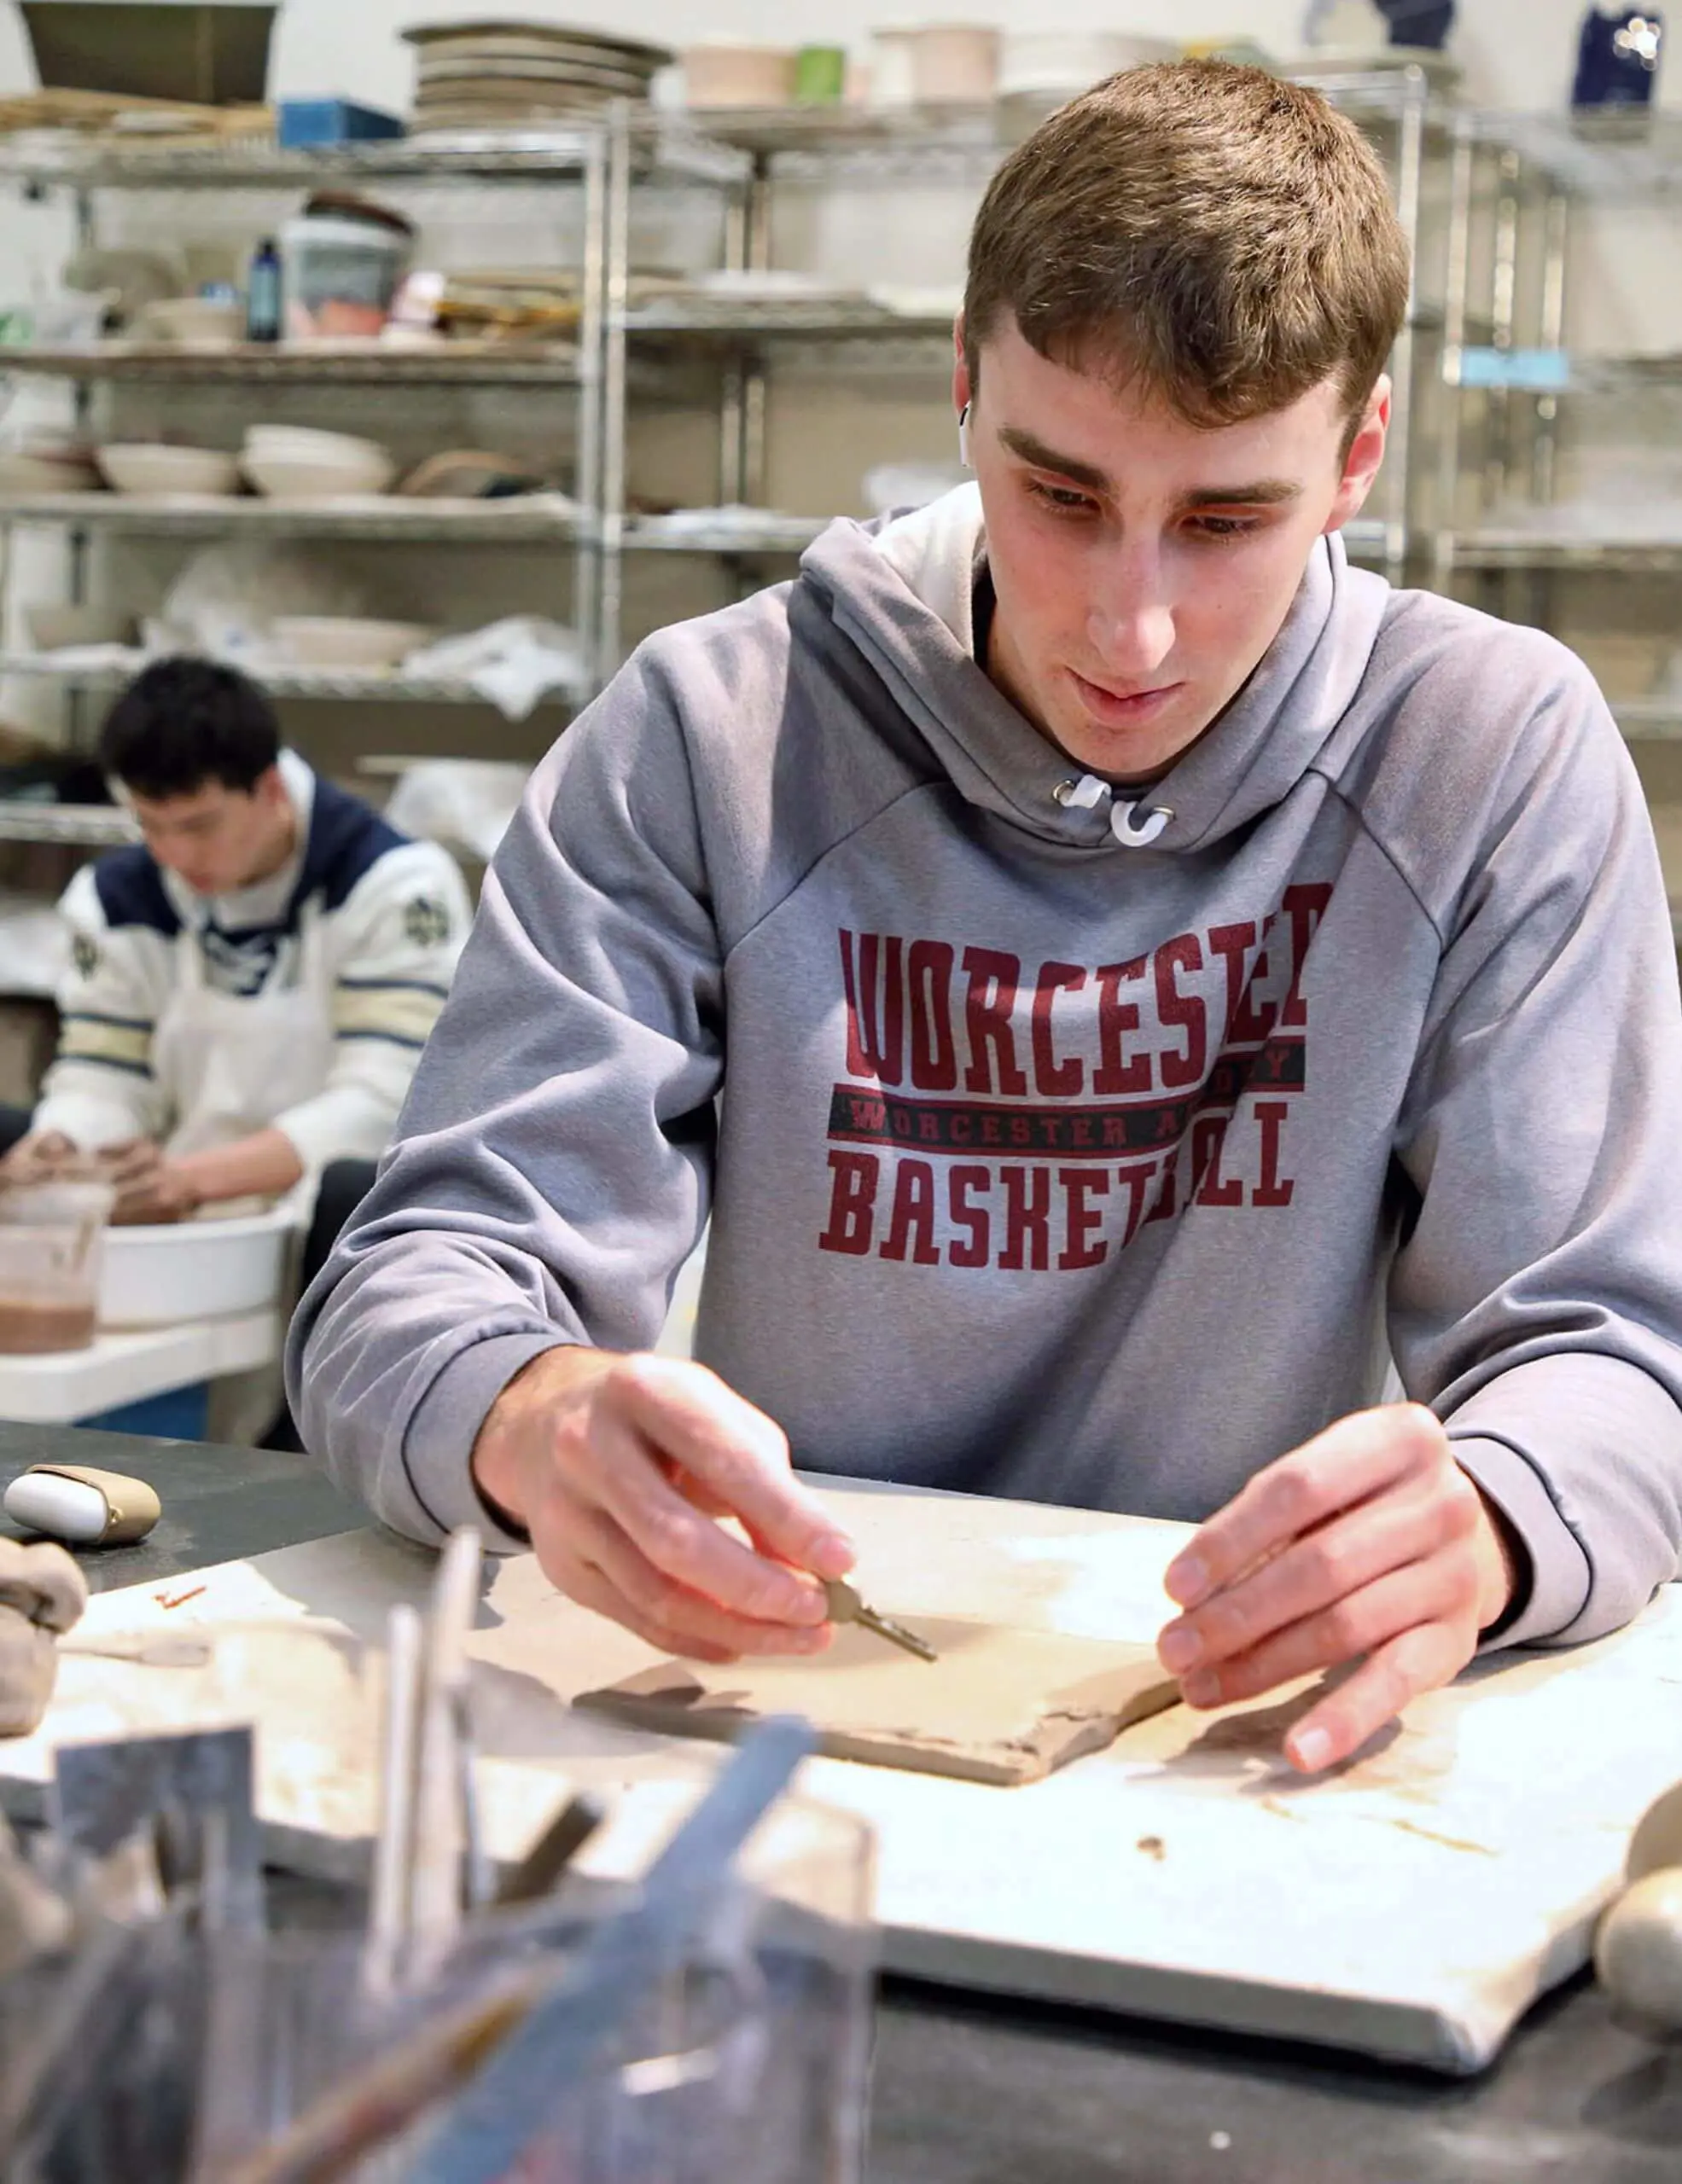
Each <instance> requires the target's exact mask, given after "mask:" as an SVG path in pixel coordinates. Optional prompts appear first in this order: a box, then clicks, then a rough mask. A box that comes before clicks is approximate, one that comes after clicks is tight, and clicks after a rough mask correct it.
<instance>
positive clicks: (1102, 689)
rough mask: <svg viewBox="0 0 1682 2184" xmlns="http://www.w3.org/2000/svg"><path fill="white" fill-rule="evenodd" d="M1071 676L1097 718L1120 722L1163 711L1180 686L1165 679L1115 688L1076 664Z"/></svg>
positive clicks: (1080, 696)
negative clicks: (1133, 687) (1084, 672)
mask: <svg viewBox="0 0 1682 2184" xmlns="http://www.w3.org/2000/svg"><path fill="white" fill-rule="evenodd" d="M1068 677H1069V680H1070V681H1071V682H1072V683H1074V688H1075V694H1076V695H1077V696H1078V697H1079V698H1080V702H1081V704H1082V705H1083V706H1085V708H1086V710H1087V712H1090V713H1091V715H1092V716H1093V717H1094V718H1095V719H1097V720H1103V721H1111V722H1115V723H1119V724H1120V723H1127V722H1130V721H1138V720H1144V719H1147V718H1149V716H1150V715H1151V714H1152V713H1155V712H1161V709H1162V707H1163V706H1165V705H1166V704H1167V702H1168V700H1170V699H1171V698H1173V697H1174V696H1175V695H1176V694H1178V692H1179V688H1180V685H1179V683H1160V684H1158V685H1156V686H1155V688H1149V689H1144V690H1115V689H1112V688H1110V687H1109V684H1107V683H1094V682H1092V681H1091V679H1090V677H1087V676H1085V675H1082V674H1080V672H1079V671H1077V670H1076V669H1074V668H1072V667H1071V668H1070V669H1069V670H1068Z"/></svg>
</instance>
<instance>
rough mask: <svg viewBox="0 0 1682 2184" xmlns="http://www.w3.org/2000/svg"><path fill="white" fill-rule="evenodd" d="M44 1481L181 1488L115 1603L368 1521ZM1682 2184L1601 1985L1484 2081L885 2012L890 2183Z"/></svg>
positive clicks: (319, 1484)
mask: <svg viewBox="0 0 1682 2184" xmlns="http://www.w3.org/2000/svg"><path fill="white" fill-rule="evenodd" d="M38 1461H60V1462H78V1461H79V1462H83V1463H96V1464H100V1465H102V1466H104V1467H106V1468H107V1469H109V1470H115V1471H126V1472H131V1473H134V1474H136V1475H137V1476H138V1477H140V1478H146V1479H149V1480H150V1481H151V1483H152V1484H153V1485H154V1486H155V1487H156V1489H157V1490H158V1493H159V1495H160V1498H161V1500H162V1502H163V1504H164V1520H163V1522H162V1524H160V1525H159V1527H158V1528H157V1530H156V1531H154V1533H153V1535H152V1537H151V1538H150V1539H149V1540H148V1541H147V1542H144V1543H143V1545H141V1546H139V1547H136V1548H114V1549H110V1550H107V1551H105V1552H102V1553H90V1554H84V1556H83V1558H82V1559H83V1562H84V1567H85V1568H86V1569H87V1571H88V1574H89V1577H90V1579H91V1581H92V1583H94V1585H95V1587H96V1589H101V1590H104V1589H109V1588H111V1587H113V1586H117V1585H127V1584H137V1583H151V1582H154V1581H155V1580H157V1579H160V1578H164V1577H174V1576H178V1575H179V1574H180V1572H181V1571H184V1570H191V1569H195V1568H201V1567H202V1566H203V1565H205V1564H207V1563H210V1562H221V1561H226V1560H230V1559H232V1558H235V1557H237V1556H242V1555H247V1554H261V1553H263V1552H264V1551H265V1550H266V1549H268V1548H276V1547H282V1546H286V1545H288V1544H291V1543H293V1542H296V1541H300V1540H306V1539H319V1538H323V1537H325V1536H327V1535H329V1533H332V1532H336V1531H346V1530H348V1529H351V1528H352V1527H353V1526H355V1525H358V1524H360V1523H362V1522H364V1521H365V1519H364V1517H363V1515H362V1513H360V1512H359V1511H358V1509H357V1508H356V1507H355V1506H354V1505H352V1504H351V1503H348V1502H346V1501H344V1500H343V1499H342V1497H341V1496H339V1495H337V1494H336V1493H335V1492H334V1490H332V1489H331V1488H330V1487H329V1486H328V1485H327V1484H326V1483H325V1482H324V1481H323V1479H322V1478H319V1477H318V1476H317V1473H316V1472H313V1471H312V1470H311V1467H309V1465H308V1464H307V1463H306V1462H304V1461H300V1459H299V1458H297V1457H294V1456H285V1455H271V1454H267V1453H264V1452H260V1451H259V1452H253V1451H252V1450H250V1449H218V1448H211V1447H205V1446H200V1445H197V1444H195V1443H188V1442H180V1441H154V1440H143V1439H141V1438H136V1437H131V1436H126V1435H122V1434H112V1433H98V1434H96V1433H88V1432H79V1431H77V1430H75V1429H73V1428H68V1427H56V1426H12V1425H6V1424H4V1423H0V1487H3V1485H4V1484H5V1482H6V1481H7V1480H9V1478H11V1477H12V1476H13V1474H14V1473H15V1472H17V1471H20V1470H21V1469H22V1468H23V1467H24V1466H25V1465H26V1464H29V1463H32V1462H38ZM1258 1884H1259V1885H1265V1877H1262V1876H1258ZM1303 1915H1304V1916H1305V1917H1312V1915H1313V1907H1312V1905H1305V1906H1304V1907H1303ZM1679 2176H1682V2046H1679V2047H1676V2048H1674V2049H1667V2048H1661V2047H1654V2046H1653V2045H1652V2044H1651V2043H1650V2042H1646V2041H1644V2040H1642V2039H1639V2038H1638V2037H1636V2036H1633V2035H1632V2034H1630V2033H1628V2032H1626V2031H1624V2030H1621V2028H1619V2027H1618V2026H1616V2025H1615V2024H1613V2023H1612V2022H1611V2020H1610V2018H1609V2014H1608V2012H1607V2009H1606V2007H1605V2003H1604V2001H1603V1998H1602V1996H1601V1995H1600V1994H1599V1992H1598V1989H1596V1988H1595V1987H1594V1985H1593V1984H1592V1982H1591V1981H1590V1980H1588V1979H1587V1978H1579V1979H1577V1980H1575V1981H1574V1982H1572V1983H1571V1984H1569V1986H1567V1987H1566V1988H1564V1989H1562V1990H1561V1991H1560V1992H1558V1993H1557V1994H1556V1995H1552V1996H1551V1997H1549V1998H1548V1999H1547V2000H1545V2001H1544V2002H1542V2003H1541V2004H1540V2005H1539V2007H1537V2008H1536V2009H1534V2010H1533V2011H1532V2012H1531V2013H1530V2015H1529V2016H1528V2018H1527V2019H1526V2020H1525V2022H1524V2024H1522V2025H1521V2027H1520V2028H1519V2030H1518V2031H1517V2032H1516V2035H1515V2036H1514V2037H1513V2039H1512V2040H1511V2042H1510V2043H1509V2045H1508V2047H1507V2049H1506V2051H1505V2053H1504V2055H1503V2056H1502V2057H1501V2058H1500V2059H1499V2062H1498V2063H1497V2064H1496V2065H1495V2067H1494V2068H1493V2070H1491V2071H1487V2072H1486V2073H1485V2074H1484V2075H1483V2076H1482V2077H1480V2078H1476V2079H1470V2080H1445V2079H1441V2078H1437V2077H1431V2076H1429V2074H1427V2073H1425V2072H1423V2071H1406V2070H1400V2069H1394V2068H1389V2067H1386V2066H1383V2065H1377V2064H1370V2063H1363V2062H1360V2061H1359V2060H1356V2059H1352V2058H1348V2057H1343V2056H1340V2055H1337V2054H1336V2053H1333V2052H1332V2051H1330V2050H1328V2049H1323V2048H1310V2047H1291V2046H1286V2045H1283V2044H1281V2043H1277V2042H1266V2041H1260V2040H1251V2039H1242V2038H1238V2037H1236V2036H1234V2037H1225V2036H1219V2035H1216V2034H1211V2033H1208V2032H1205V2031H1192V2030H1179V2029H1177V2028H1175V2027H1173V2026H1171V2025H1165V2024H1148V2023H1144V2022H1142V2021H1138V2020H1135V2019H1131V2018H1117V2017H1115V2016H1109V2015H1103V2014H1100V2013H1094V2012H1086V2011H1078V2010H1064V2009H1056V2008H1051V2007H1042V2006H1038V2005H1033V2004H1029V2003H1025V2002H1021V2001H1012V2000H1010V1999H993V1998H988V1997H985V1996H981V1995H968V1994H963V1993H960V1992H957V1991H955V1990H952V1989H940V1988H934V1987H929V1986H924V1985H922V1984H916V1983H913V1982H911V1981H906V1980H899V1979H890V1980H888V1981H887V1982H886V1983H885V1984H884V1987H883V1990H882V1997H881V2001H880V2004H879V2007H878V2010H877V2017H876V2073H875V2090H874V2103H873V2117H872V2128H871V2135H870V2165H869V2179H870V2184H1343V2180H1346V2179H1348V2180H1353V2179H1356V2178H1359V2179H1361V2180H1362V2184H1514V2181H1515V2180H1517V2179H1524V2180H1526V2184H1528V2181H1529V2180H1532V2179H1547V2180H1558V2184H1567V2180H1569V2184H1657V2180H1659V2179H1660V2178H1663V2179H1665V2180H1666V2184H1676V2180H1677V2179H1678V2178H1679ZM721 2184H722V2181H721Z"/></svg>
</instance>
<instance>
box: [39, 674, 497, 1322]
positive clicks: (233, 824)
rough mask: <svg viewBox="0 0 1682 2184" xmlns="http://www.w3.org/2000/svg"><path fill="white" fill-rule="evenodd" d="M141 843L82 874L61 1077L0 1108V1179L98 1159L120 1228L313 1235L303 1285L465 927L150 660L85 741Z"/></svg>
mask: <svg viewBox="0 0 1682 2184" xmlns="http://www.w3.org/2000/svg"><path fill="white" fill-rule="evenodd" d="M99 755H100V760H101V764H102V766H103V768H104V770H105V772H106V774H107V775H108V778H109V779H110V780H111V781H112V783H113V788H114V790H115V792H116V793H117V794H118V796H119V798H120V799H121V800H122V801H123V802H124V803H125V804H126V805H127V806H128V808H129V809H130V810H131V812H132V813H133V814H134V816H135V819H136V821H137V823H138V826H139V828H140V834H141V840H140V842H139V843H138V844H137V845H136V846H135V847H133V848H131V849H123V850H118V851H114V852H113V853H112V854H111V855H109V856H107V857H101V858H99V859H98V860H97V861H96V863H92V864H90V865H88V866H86V867H84V868H83V870H81V871H80V872H79V873H78V874H77V875H76V877H75V879H74V880H73V881H72V882H71V884H70V886H69V888H68V889H67V891H66V893H65V896H64V898H63V901H62V903H61V911H62V915H63V916H64V917H65V919H66V921H67V923H68V925H69V927H70V931H71V936H72V944H71V945H72V963H71V968H70V971H69V973H68V974H67V978H66V979H65V981H64V984H63V985H62V987H61V990H60V994H59V1005H60V1011H61V1019H62V1026H61V1035H60V1043H59V1049H58V1055H57V1059H56V1060H55V1062H54V1064H53V1066H52V1067H51V1069H50V1070H49V1072H48V1074H47V1078H46V1082H45V1084H44V1089H43V1095H42V1098H41V1100H40V1102H39V1104H38V1106H37V1107H36V1109H35V1111H34V1113H33V1115H32V1116H31V1115H27V1114H25V1113H23V1112H20V1111H18V1110H15V1109H6V1110H0V1147H9V1151H8V1152H7V1155H6V1159H5V1162H4V1172H5V1173H7V1174H9V1175H13V1176H15V1175H20V1174H30V1173H41V1172H50V1171H51V1170H53V1169H54V1168H55V1167H56V1166H58V1165H61V1164H62V1163H63V1162H64V1161H65V1160H67V1159H72V1158H79V1157H80V1156H84V1155H86V1154H90V1153H92V1154H97V1155H98V1156H99V1157H100V1159H101V1165H102V1166H103V1167H104V1168H105V1169H106V1170H107V1172H108V1174H109V1175H110V1176H111V1179H112V1180H113V1182H114V1183H115V1184H116V1186H117V1189H118V1194H119V1195H118V1204H117V1218H118V1219H119V1220H121V1221H125V1222H166V1221H178V1220H183V1219H186V1218H189V1217H191V1216H193V1215H195V1214H197V1213H200V1212H201V1211H203V1210H205V1209H206V1208H208V1207H215V1206H227V1205H230V1204H231V1203H232V1202H233V1201H236V1200H239V1199H262V1200H265V1201H267V1200H275V1199H285V1198H292V1199H295V1201H296V1202H297V1203H298V1205H299V1207H300V1212H305V1211H307V1212H308V1213H309V1215H310V1217H311V1230H310V1234H309V1237H308V1240H307V1245H306V1254H305V1275H306V1279H307V1278H309V1276H310V1275H312V1274H313V1272H314V1269H315V1268H316V1267H317V1265H318V1264H319V1263H321V1261H322V1259H323V1258H324V1257H325V1255H326V1253H327V1252H328V1251H329V1249H330V1247H331V1246H332V1243H333V1240H334V1238H335V1236H336V1235H337V1234H338V1232H339V1229H340V1227H341V1226H342V1225H343V1223H344V1222H345V1220H346V1217H348V1215H349V1214H350V1212H351V1211H352V1209H353V1208H354V1206H355V1205H356V1204H357V1202H358V1199H360V1198H361V1197H362V1195H363V1194H364V1191H365V1190H366V1189H367V1188H368V1186H369V1184H370V1182H372V1180H373V1176H374V1168H375V1162H376V1161H377V1159H378V1158H379V1155H380V1153H381V1152H382V1151H383V1150H384V1148H385V1147H386V1144H387V1141H388V1140H389V1139H390V1137H391V1135H392V1131H393V1127H394V1125H395V1124H396V1121H397V1115H398V1110H399V1107H401V1105H402V1103H403V1101H404V1096H405V1095H406V1094H407V1092H408V1089H409V1083H410V1078H411V1077H412V1076H413V1074H414V1071H415V1065H416V1062H417V1061H418V1060H419V1059H420V1053H421V1049H422V1046H423V1045H424V1044H425V1043H426V1038H427V1035H428V1032H429V1031H431V1029H432V1026H433V1024H434V1021H435V1019H437V1016H438V1014H439V1010H440V1009H441V1008H443V1005H444V1002H445V996H446V995H447V993H448V991H449V988H450V980H451V975H452V974H453V973H454V970H455V967H456V961H457V956H458V955H459V954H460V951H461V948H462V944H463V941H464V940H465V938H466V936H467V931H468V927H469V923H470V922H471V917H472V913H471V910H470V909H469V903H468V897H467V892H466V889H465V886H464V885H463V880H462V877H461V874H460V873H459V871H458V870H457V867H456V865H455V863H454V861H453V860H452V859H451V857H450V856H449V854H448V853H447V852H446V851H444V850H442V849H440V848H439V847H438V846H437V845H436V844H434V843H430V842H416V841H410V840H409V839H406V838H405V837H404V835H402V834H399V833H397V832H396V830H395V829H394V828H391V827H388V826H387V824H386V822H385V821H384V820H383V819H381V817H380V816H379V814H378V813H377V812H375V811H374V810H372V809H371V808H370V806H369V805H367V804H364V803H362V802H361V801H360V800H359V799H358V798H356V797H354V796H351V795H348V794H347V793H346V792H345V791H344V790H342V789H340V788H335V787H334V786H333V784H332V783H331V782H329V781H323V780H321V779H320V778H319V777H318V776H317V775H316V774H315V773H314V772H313V771H312V770H311V768H310V767H309V766H307V765H306V764H305V763H304V761H303V760H302V759H301V758H299V757H298V756H297V754H296V753H295V752H292V751H288V750H283V749H282V746H281V740H280V730H279V724H278V723H277V721H276V716H275V712H274V710H273V708H272V706H271V705H270V703H269V700H268V699H267V698H266V697H265V695H264V694H263V693H262V691H261V690H259V688H257V687H256V686H255V684H253V683H251V682H250V681H248V680H247V677H244V676H242V675H241V674H239V673H237V672H236V671H235V670H234V669H232V668H229V667H223V666H218V665H213V664H212V663H211V662H209V661H207V660H200V659H166V660H160V661H159V662H158V663H157V664H156V665H153V666H151V667H148V669H147V670H146V671H145V672H144V673H143V674H142V675H141V676H140V677H138V678H137V681H136V682H134V683H132V684H131V686H130V688H128V689H127V690H126V691H125V693H124V694H123V695H122V696H121V697H120V698H119V700H117V702H116V704H115V706H113V709H112V712H111V714H110V717H108V720H107V721H106V723H105V726H104V729H103V730H102V734H101V737H100V744H99Z"/></svg>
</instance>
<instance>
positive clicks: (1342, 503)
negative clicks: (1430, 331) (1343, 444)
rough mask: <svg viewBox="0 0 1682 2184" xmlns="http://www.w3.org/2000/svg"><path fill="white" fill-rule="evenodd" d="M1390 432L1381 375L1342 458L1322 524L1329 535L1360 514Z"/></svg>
mask: <svg viewBox="0 0 1682 2184" xmlns="http://www.w3.org/2000/svg"><path fill="white" fill-rule="evenodd" d="M1389 430H1390V381H1389V377H1388V374H1381V375H1380V376H1379V379H1378V382H1377V384H1376V386H1374V388H1373V390H1372V392H1371V394H1370V395H1369V396H1368V397H1367V404H1366V408H1365V410H1363V411H1362V413H1361V421H1360V423H1359V425H1358V426H1357V427H1356V428H1355V437H1354V438H1353V439H1352V440H1351V441H1350V443H1349V452H1348V453H1347V455H1346V456H1344V458H1343V475H1342V477H1341V478H1340V479H1338V481H1337V494H1336V498H1335V499H1334V501H1333V502H1332V504H1331V513H1330V515H1329V516H1327V518H1326V520H1325V528H1326V529H1327V530H1328V531H1341V530H1342V527H1343V526H1344V525H1345V524H1346V523H1347V522H1348V521H1349V520H1350V519H1351V517H1352V516H1355V515H1358V514H1359V513H1360V510H1361V508H1362V507H1363V505H1364V504H1365V500H1366V497H1367V495H1368V494H1369V493H1370V492H1371V491H1372V481H1373V479H1375V478H1376V477H1377V475H1378V466H1379V464H1380V463H1381V462H1382V461H1383V460H1384V442H1385V439H1386V437H1387V436H1388V433H1389Z"/></svg>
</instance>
